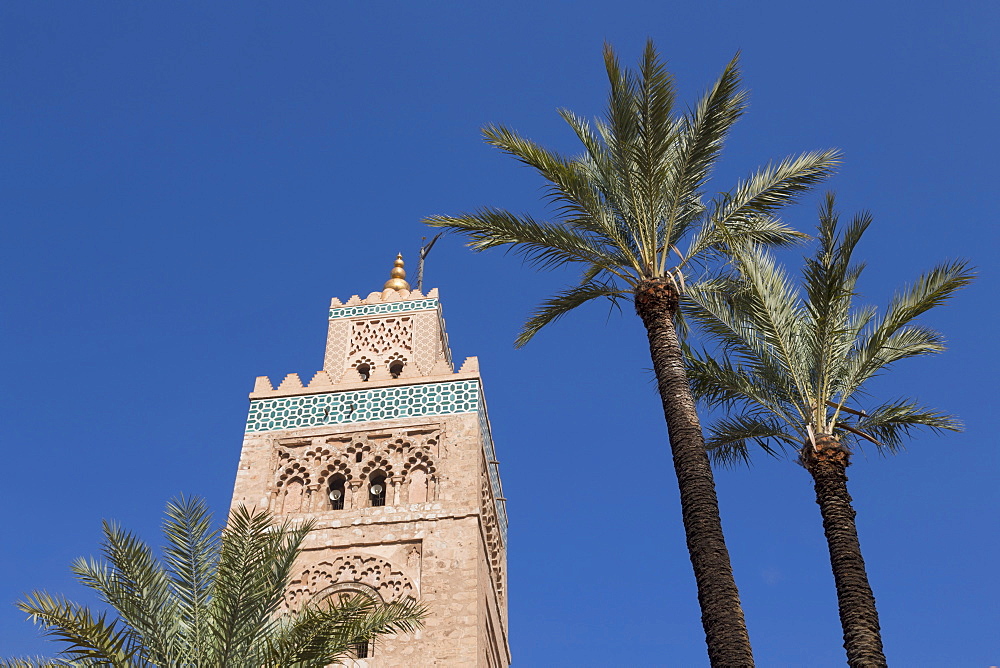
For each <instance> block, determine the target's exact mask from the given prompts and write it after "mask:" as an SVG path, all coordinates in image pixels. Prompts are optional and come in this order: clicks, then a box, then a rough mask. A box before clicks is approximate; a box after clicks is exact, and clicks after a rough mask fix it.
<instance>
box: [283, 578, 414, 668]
mask: <svg viewBox="0 0 1000 668" xmlns="http://www.w3.org/2000/svg"><path fill="white" fill-rule="evenodd" d="M426 614H427V609H426V608H425V607H424V606H423V605H420V604H418V603H416V602H415V601H413V600H412V599H402V600H399V601H393V602H389V603H383V602H381V601H373V600H372V599H370V598H369V597H367V596H365V595H360V594H359V595H356V596H352V597H350V598H345V599H342V600H339V601H329V600H327V601H323V602H321V603H319V604H315V605H307V606H305V607H303V608H302V609H301V610H300V611H299V612H298V613H296V614H295V615H293V616H291V617H289V618H288V619H286V620H284V621H283V623H282V626H281V629H280V631H279V632H278V633H277V634H276V635H275V636H274V637H273V638H272V639H271V643H270V646H269V648H268V651H267V655H266V658H265V665H280V666H300V665H301V666H325V665H329V664H332V663H337V662H339V661H342V660H344V659H347V658H349V657H350V655H351V652H352V650H353V648H354V647H356V646H357V645H358V644H361V643H365V642H371V641H373V640H375V639H376V638H378V637H381V636H386V635H390V634H394V633H411V632H413V631H416V630H417V629H419V628H421V627H422V626H423V621H422V620H423V618H424V617H425V616H426Z"/></svg>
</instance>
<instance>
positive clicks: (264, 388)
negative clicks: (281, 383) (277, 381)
mask: <svg viewBox="0 0 1000 668" xmlns="http://www.w3.org/2000/svg"><path fill="white" fill-rule="evenodd" d="M273 389H274V386H273V385H271V379H270V378H268V377H267V376H257V380H255V381H254V383H253V391H254V392H270V391H271V390H273Z"/></svg>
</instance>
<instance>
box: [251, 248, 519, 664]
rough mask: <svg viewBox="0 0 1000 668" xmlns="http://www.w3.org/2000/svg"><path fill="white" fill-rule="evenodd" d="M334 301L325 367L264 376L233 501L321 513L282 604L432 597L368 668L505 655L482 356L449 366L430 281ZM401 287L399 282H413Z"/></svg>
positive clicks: (500, 506)
mask: <svg viewBox="0 0 1000 668" xmlns="http://www.w3.org/2000/svg"><path fill="white" fill-rule="evenodd" d="M401 268H402V261H401V260H397V269H396V270H394V273H393V277H394V278H393V281H396V280H397V279H398V281H399V282H398V283H393V281H390V282H389V283H387V286H392V285H395V286H397V287H398V288H400V289H393V288H392V287H387V288H386V289H385V290H384V291H382V292H373V293H372V294H370V295H368V297H366V298H365V299H360V298H358V297H357V296H354V297H352V298H351V299H350V300H348V301H347V303H346V304H345V303H341V302H340V301H339V300H337V299H334V300H333V301H332V303H331V306H330V321H329V333H328V337H327V344H326V355H325V358H324V364H323V369H322V370H320V371H318V372H316V373H315V374H314V375H313V376H312V378H311V379H310V380H309V381H308V383H307V384H304V383H303V382H302V380H301V378H300V377H299V376H298V375H296V374H289V375H288V376H286V377H285V378H284V379H283V380H282V381H281V382H280V384H278V386H277V388H275V387H274V386H273V385H272V383H271V381H270V380H269V379H268V378H266V377H260V378H258V379H257V382H256V385H255V387H254V391H253V393H252V394H251V395H250V413H249V417H248V419H247V428H246V435H245V438H244V441H243V451H242V455H241V457H240V464H239V470H238V471H237V474H236V485H235V489H234V492H233V505H234V506H236V505H238V504H244V505H247V506H254V507H258V508H267V509H269V510H270V511H271V512H273V513H274V514H275V515H277V516H278V517H280V518H293V519H294V518H302V519H305V518H312V519H314V520H315V521H316V523H317V529H316V531H314V532H313V533H312V534H311V535H310V536H309V537H308V539H307V542H306V545H305V550H304V552H303V555H302V557H301V559H300V563H299V564H297V571H296V572H297V576H296V577H295V578H294V580H293V582H292V584H291V587H290V588H289V591H288V593H287V596H286V605H288V606H295V605H298V604H301V603H302V602H304V601H307V600H308V601H317V600H322V599H324V598H327V597H330V596H335V595H338V596H339V595H341V594H342V593H344V592H351V593H362V594H365V595H368V596H370V597H373V598H376V599H379V600H384V601H389V600H396V599H399V598H401V597H411V598H415V599H418V600H420V601H422V602H423V603H425V604H426V605H427V606H428V608H429V609H430V614H429V616H428V618H427V620H426V627H425V628H424V629H423V630H421V631H418V632H416V633H413V634H408V635H405V636H395V637H391V638H387V639H384V640H380V641H379V642H378V643H377V645H376V646H374V647H368V648H359V650H358V653H359V654H360V655H361V656H359V657H358V658H357V659H356V660H355V661H354V665H356V666H358V667H368V668H392V667H403V666H407V667H412V666H482V667H488V668H499V667H503V666H508V665H509V664H510V650H509V645H508V642H507V600H506V599H507V569H506V540H507V537H506V533H507V516H506V507H505V499H504V498H503V491H502V488H501V485H500V477H499V465H498V463H497V458H496V454H495V451H494V449H493V440H492V437H491V434H490V423H489V418H488V415H487V412H486V404H485V401H484V398H483V391H482V381H481V378H480V375H479V365H478V361H477V360H476V358H475V357H470V358H468V359H467V360H466V361H465V363H464V364H463V365H462V366H461V368H460V369H459V370H458V371H457V372H456V371H455V370H454V367H453V364H452V360H451V351H450V349H449V346H448V339H447V335H446V333H445V329H444V320H443V319H442V317H441V306H440V303H439V301H438V294H437V290H431V291H430V292H429V293H428V294H427V295H423V294H421V293H420V292H419V291H416V290H414V291H410V290H409V289H408V285H406V283H405V281H402V278H403V277H405V274H403V273H402V270H401ZM402 286H406V287H405V288H404V287H402Z"/></svg>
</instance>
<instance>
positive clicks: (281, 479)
mask: <svg viewBox="0 0 1000 668" xmlns="http://www.w3.org/2000/svg"><path fill="white" fill-rule="evenodd" d="M296 478H298V479H299V481H300V482H302V483H303V484H305V485H308V484H309V483H310V482H312V480H311V479H312V476H311V475H310V474H309V470H308V469H307V468H306V467H305V466H303V465H302V464H301V463H299V462H292V463H291V464H289V465H288V466H285V467H284V469H282V470H279V471H278V475H277V480H276V481H275V484H276V486H277V487H285V486H287V484H288V483H289V482H291V481H292V480H294V479H296Z"/></svg>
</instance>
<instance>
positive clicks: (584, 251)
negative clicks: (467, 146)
mask: <svg viewBox="0 0 1000 668" xmlns="http://www.w3.org/2000/svg"><path fill="white" fill-rule="evenodd" d="M424 222H426V223H427V224H428V225H430V226H431V227H442V228H444V229H446V230H448V231H451V232H459V233H462V234H464V235H465V236H466V237H467V238H468V239H469V248H471V249H472V250H474V251H477V252H480V251H484V250H488V249H490V248H497V247H501V246H507V247H509V249H510V250H511V251H513V252H514V253H516V254H518V255H521V256H522V257H524V258H525V260H526V261H527V262H529V263H531V264H534V265H536V266H539V267H543V268H553V267H558V266H562V265H564V264H568V263H572V262H583V263H586V264H600V265H602V266H606V267H608V268H609V270H614V269H615V268H618V267H631V266H632V265H633V261H632V259H631V258H626V257H625V256H624V255H623V254H622V253H621V251H619V250H616V249H609V248H606V247H602V246H599V245H597V244H594V243H592V242H591V241H590V240H588V239H587V238H586V236H584V235H583V234H581V233H580V232H579V231H577V230H574V229H572V228H571V227H570V226H567V225H561V224H557V223H549V224H542V223H539V222H537V221H535V220H534V218H532V217H531V216H529V215H516V214H513V213H511V212H509V211H503V210H501V209H480V210H479V211H477V212H475V213H473V214H465V215H462V216H430V217H428V218H425V219H424Z"/></svg>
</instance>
